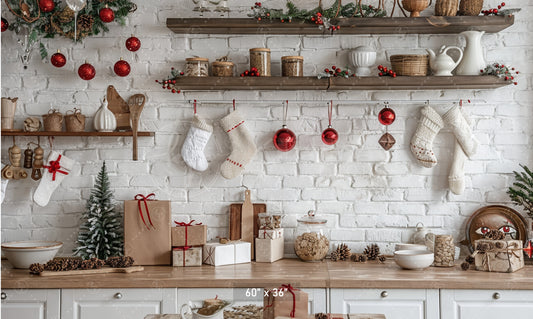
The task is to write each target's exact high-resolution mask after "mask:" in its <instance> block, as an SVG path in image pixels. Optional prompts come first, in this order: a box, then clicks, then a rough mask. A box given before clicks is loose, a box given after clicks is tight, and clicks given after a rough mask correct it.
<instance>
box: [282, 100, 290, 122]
mask: <svg viewBox="0 0 533 319" xmlns="http://www.w3.org/2000/svg"><path fill="white" fill-rule="evenodd" d="M284 104H285V105H284V106H283V126H286V124H287V114H288V113H289V100H285V103H284Z"/></svg>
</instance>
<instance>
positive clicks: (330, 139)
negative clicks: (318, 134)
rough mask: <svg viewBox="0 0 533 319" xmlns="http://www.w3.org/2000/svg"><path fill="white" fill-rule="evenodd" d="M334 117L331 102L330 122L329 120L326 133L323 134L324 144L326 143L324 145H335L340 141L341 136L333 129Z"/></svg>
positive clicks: (331, 102)
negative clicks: (332, 121)
mask: <svg viewBox="0 0 533 319" xmlns="http://www.w3.org/2000/svg"><path fill="white" fill-rule="evenodd" d="M332 115H333V101H330V103H329V105H328V120H329V124H328V128H327V129H325V130H324V132H322V142H324V144H326V145H333V144H335V143H337V141H338V140H339V134H338V133H337V131H336V130H335V129H334V128H333V127H331V117H332Z"/></svg>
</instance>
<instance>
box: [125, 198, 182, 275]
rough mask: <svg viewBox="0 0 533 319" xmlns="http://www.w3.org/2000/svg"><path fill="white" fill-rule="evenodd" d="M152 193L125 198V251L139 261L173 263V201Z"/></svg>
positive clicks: (142, 262) (140, 263)
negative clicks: (171, 203) (161, 198)
mask: <svg viewBox="0 0 533 319" xmlns="http://www.w3.org/2000/svg"><path fill="white" fill-rule="evenodd" d="M153 196H154V195H153V194H150V195H148V196H146V197H145V196H143V195H140V194H139V195H137V196H135V199H136V200H127V201H124V254H125V255H126V256H131V257H132V258H133V260H135V264H137V265H170V264H171V261H172V258H171V256H172V246H171V237H170V221H171V219H170V211H171V210H170V201H167V200H152V199H150V197H153Z"/></svg>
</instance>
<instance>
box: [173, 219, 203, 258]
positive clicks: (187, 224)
mask: <svg viewBox="0 0 533 319" xmlns="http://www.w3.org/2000/svg"><path fill="white" fill-rule="evenodd" d="M193 222H194V219H193V220H191V221H190V222H188V223H186V222H177V221H174V223H175V224H176V225H178V226H180V227H181V226H185V246H188V243H187V238H188V237H189V236H188V235H189V234H188V232H187V229H188V228H189V226H199V225H202V223H196V225H193V224H192V223H193ZM184 253H185V252H184Z"/></svg>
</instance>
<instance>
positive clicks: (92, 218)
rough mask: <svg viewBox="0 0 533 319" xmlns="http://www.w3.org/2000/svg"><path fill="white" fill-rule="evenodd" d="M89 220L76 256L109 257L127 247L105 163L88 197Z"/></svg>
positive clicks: (84, 215)
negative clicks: (124, 246)
mask: <svg viewBox="0 0 533 319" xmlns="http://www.w3.org/2000/svg"><path fill="white" fill-rule="evenodd" d="M83 219H84V220H85V222H84V223H83V224H82V225H81V226H80V231H79V234H78V240H77V242H76V243H77V244H78V247H77V248H76V249H74V254H75V255H76V256H81V257H82V258H83V259H89V258H94V257H96V258H99V259H104V260H105V259H107V258H108V257H112V256H121V255H122V248H123V237H122V223H121V216H120V214H119V213H117V212H116V211H115V203H114V199H113V192H112V191H111V189H110V185H109V177H108V176H107V170H106V166H105V162H104V164H103V165H102V169H101V170H100V173H98V177H97V178H96V185H95V186H94V189H93V190H92V191H91V196H90V197H89V200H87V210H86V211H85V213H83Z"/></svg>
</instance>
